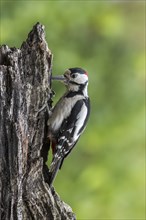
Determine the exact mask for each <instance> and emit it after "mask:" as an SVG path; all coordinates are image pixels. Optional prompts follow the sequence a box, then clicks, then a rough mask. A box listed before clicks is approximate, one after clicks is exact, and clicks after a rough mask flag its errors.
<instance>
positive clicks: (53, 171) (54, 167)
mask: <svg viewBox="0 0 146 220" xmlns="http://www.w3.org/2000/svg"><path fill="white" fill-rule="evenodd" d="M61 163H62V159H61V158H60V157H57V155H56V156H55V157H54V158H53V160H52V163H51V165H50V167H49V173H50V178H49V185H50V186H52V184H53V181H54V179H55V177H56V175H57V173H58V170H59V168H60V165H61Z"/></svg>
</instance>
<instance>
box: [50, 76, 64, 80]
mask: <svg viewBox="0 0 146 220" xmlns="http://www.w3.org/2000/svg"><path fill="white" fill-rule="evenodd" d="M51 79H52V80H58V81H64V80H65V77H64V76H52V77H51Z"/></svg>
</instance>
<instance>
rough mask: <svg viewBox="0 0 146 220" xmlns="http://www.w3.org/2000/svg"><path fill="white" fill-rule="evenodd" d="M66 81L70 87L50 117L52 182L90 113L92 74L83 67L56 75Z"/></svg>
mask: <svg viewBox="0 0 146 220" xmlns="http://www.w3.org/2000/svg"><path fill="white" fill-rule="evenodd" d="M52 79H53V80H60V81H62V82H63V83H64V84H65V86H66V89H67V91H66V92H65V94H64V95H63V96H62V97H61V98H60V100H59V101H58V102H57V104H56V105H55V106H54V108H53V110H52V112H51V115H50V118H49V120H48V138H49V140H50V142H51V147H52V153H53V158H52V162H51V165H50V168H49V173H50V186H51V185H52V184H53V181H54V179H55V177H56V175H57V172H58V170H59V169H60V168H61V166H62V163H63V161H64V158H65V157H66V156H67V155H68V154H69V153H70V152H71V150H72V149H73V147H74V146H75V145H76V143H77V141H78V139H79V137H80V135H81V134H82V132H83V131H84V129H85V127H86V123H87V120H88V117H89V113H90V100H89V97H88V91H87V89H88V74H87V72H86V71H85V70H83V69H82V68H78V67H76V68H69V69H67V70H66V71H65V73H64V75H63V76H57V77H52Z"/></svg>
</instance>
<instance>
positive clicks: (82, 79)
mask: <svg viewBox="0 0 146 220" xmlns="http://www.w3.org/2000/svg"><path fill="white" fill-rule="evenodd" d="M74 81H75V82H76V83H80V84H84V83H85V82H87V81H88V76H87V75H86V74H78V76H77V77H76V78H75V80H74Z"/></svg>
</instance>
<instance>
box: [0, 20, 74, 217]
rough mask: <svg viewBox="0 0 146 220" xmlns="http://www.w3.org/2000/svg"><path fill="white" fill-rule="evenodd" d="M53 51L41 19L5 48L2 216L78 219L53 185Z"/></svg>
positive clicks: (0, 83)
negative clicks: (50, 123) (48, 137)
mask: <svg viewBox="0 0 146 220" xmlns="http://www.w3.org/2000/svg"><path fill="white" fill-rule="evenodd" d="M51 67H52V54H51V51H50V50H49V49H48V46H47V42H46V40H45V33H44V27H43V26H42V25H41V24H39V23H37V24H36V25H35V26H34V27H33V29H32V31H31V32H30V33H29V35H28V38H27V40H26V41H25V42H23V44H22V46H21V48H20V49H16V48H9V47H8V46H6V45H3V46H1V47H0V219H2V220H9V219H10V220H17V219H18V220H21V219H23V220H24V219H26V220H31V219H33V220H34V219H35V220H39V219H41V220H45V219H48V220H60V219H61V220H66V219H67V220H72V219H75V215H74V214H73V212H72V209H71V208H70V207H69V206H68V205H67V204H65V203H64V202H63V201H61V199H60V198H59V196H58V195H57V193H56V192H55V190H54V189H52V188H50V187H49V185H48V183H47V182H48V181H47V179H48V168H47V166H46V165H45V162H46V160H47V155H48V150H49V143H47V140H46V131H47V125H46V122H47V119H48V117H49V115H48V111H47V106H48V108H51V94H52V92H51V80H50V78H51Z"/></svg>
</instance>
